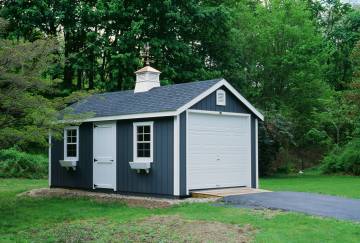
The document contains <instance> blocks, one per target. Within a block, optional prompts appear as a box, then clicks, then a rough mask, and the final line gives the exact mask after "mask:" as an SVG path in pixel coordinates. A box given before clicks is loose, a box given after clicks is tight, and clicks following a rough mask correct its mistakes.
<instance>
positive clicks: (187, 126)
mask: <svg viewBox="0 0 360 243" xmlns="http://www.w3.org/2000/svg"><path fill="white" fill-rule="evenodd" d="M185 128H186V130H185V133H186V135H185V136H186V141H185V155H186V156H185V157H186V165H185V169H186V182H185V183H186V195H189V146H188V145H189V110H186V125H185Z"/></svg>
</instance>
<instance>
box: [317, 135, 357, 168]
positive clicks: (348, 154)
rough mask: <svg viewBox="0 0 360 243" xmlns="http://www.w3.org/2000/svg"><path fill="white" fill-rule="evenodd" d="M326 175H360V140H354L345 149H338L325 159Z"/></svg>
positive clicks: (323, 166) (323, 165)
mask: <svg viewBox="0 0 360 243" xmlns="http://www.w3.org/2000/svg"><path fill="white" fill-rule="evenodd" d="M321 170H322V171H323V172H324V173H346V174H351V175H360V138H356V139H353V140H352V141H350V142H349V143H347V144H346V145H345V146H343V147H337V148H336V149H334V150H333V151H332V152H331V153H330V154H329V155H327V156H325V158H324V159H323V164H322V166H321Z"/></svg>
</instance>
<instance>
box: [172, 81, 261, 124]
mask: <svg viewBox="0 0 360 243" xmlns="http://www.w3.org/2000/svg"><path fill="white" fill-rule="evenodd" d="M222 86H225V87H226V88H227V89H228V90H229V91H230V92H231V93H232V94H234V95H235V97H236V98H237V99H238V100H240V101H241V102H242V103H243V104H244V105H245V106H246V107H247V108H248V109H249V110H250V111H251V112H252V113H254V114H255V115H256V116H257V117H258V118H259V119H260V120H262V121H264V116H263V115H262V114H261V113H260V112H258V111H257V110H256V109H255V107H254V106H252V105H251V104H250V102H249V101H247V100H246V99H245V98H244V97H243V96H242V95H241V94H240V93H239V92H238V91H237V90H236V89H235V88H234V87H233V86H232V85H231V84H230V83H229V82H228V81H226V80H225V79H222V80H221V81H219V82H217V83H216V84H214V85H213V86H212V87H210V88H209V89H208V90H206V91H205V92H203V93H201V94H200V95H198V96H197V97H195V98H194V99H192V100H191V101H190V102H188V103H187V104H185V105H183V106H182V107H180V108H179V109H177V113H178V114H180V113H181V112H183V111H185V110H187V109H189V108H190V107H192V106H193V105H195V104H196V103H198V102H199V101H201V100H202V99H204V98H205V97H207V96H208V95H210V94H211V93H213V92H215V91H216V90H217V89H219V88H220V87H222Z"/></svg>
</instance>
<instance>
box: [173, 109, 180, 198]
mask: <svg viewBox="0 0 360 243" xmlns="http://www.w3.org/2000/svg"><path fill="white" fill-rule="evenodd" d="M179 195H180V116H179V115H177V116H175V117H174V196H179Z"/></svg>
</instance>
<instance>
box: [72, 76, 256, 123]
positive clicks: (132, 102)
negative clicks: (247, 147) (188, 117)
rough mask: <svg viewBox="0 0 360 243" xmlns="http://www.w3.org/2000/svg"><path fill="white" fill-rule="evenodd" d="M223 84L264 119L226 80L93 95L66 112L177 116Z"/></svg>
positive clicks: (103, 116) (106, 116)
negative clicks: (135, 91) (143, 90)
mask: <svg viewBox="0 0 360 243" xmlns="http://www.w3.org/2000/svg"><path fill="white" fill-rule="evenodd" d="M223 85H225V86H226V87H227V88H228V89H229V90H230V91H231V92H232V93H234V91H235V92H236V93H234V95H235V96H236V97H238V98H239V99H240V100H241V102H243V103H244V105H245V106H247V107H248V108H249V110H250V111H251V112H253V113H254V114H255V115H256V116H257V117H258V118H260V119H261V120H263V115H262V114H260V113H259V112H258V111H257V110H256V109H255V108H254V107H253V106H252V105H251V104H250V103H249V102H248V101H246V99H245V98H244V97H242V96H241V95H240V94H239V93H238V92H237V91H236V90H235V89H234V88H233V87H232V86H231V85H230V84H229V83H228V82H227V81H226V80H224V79H213V80H206V81H197V82H191V83H183V84H174V85H167V86H160V87H156V88H153V89H151V90H149V91H147V92H140V93H134V91H133V90H128V91H118V92H107V93H102V94H94V95H92V96H90V97H87V98H85V99H84V100H82V101H79V102H77V103H75V104H72V105H71V106H69V108H70V109H68V111H67V112H68V113H70V114H83V113H87V112H91V113H92V114H94V116H92V117H91V118H88V119H85V120H84V121H104V120H116V119H129V118H142V117H160V116H174V115H178V114H180V113H181V112H182V111H184V110H186V109H188V108H190V107H191V106H192V105H193V104H195V103H197V102H198V101H200V100H201V99H203V98H204V97H206V96H207V95H209V94H210V93H211V92H213V91H215V90H216V89H218V88H219V87H221V86H223ZM148 115H150V116H148Z"/></svg>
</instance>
